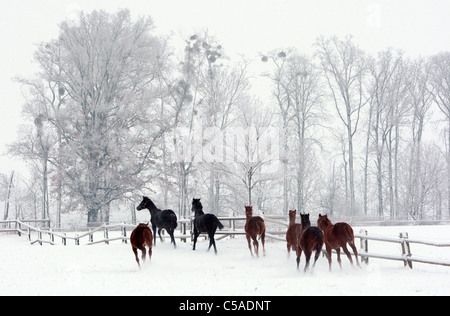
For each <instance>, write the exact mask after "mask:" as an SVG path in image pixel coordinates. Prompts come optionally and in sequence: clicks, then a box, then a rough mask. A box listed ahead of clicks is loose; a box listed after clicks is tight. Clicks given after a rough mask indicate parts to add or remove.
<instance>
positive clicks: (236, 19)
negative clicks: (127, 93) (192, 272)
mask: <svg viewBox="0 0 450 316" xmlns="http://www.w3.org/2000/svg"><path fill="white" fill-rule="evenodd" d="M119 8H129V9H130V10H131V13H132V15H133V16H141V15H150V16H151V17H152V18H153V20H154V22H155V25H156V27H157V32H159V33H162V34H170V33H171V32H172V33H173V37H174V40H177V41H180V34H182V35H191V34H193V33H194V32H195V31H196V30H199V29H203V28H207V29H208V31H209V34H210V35H213V36H215V38H216V39H217V40H218V41H219V42H220V43H221V44H222V46H223V47H224V50H225V52H226V53H227V54H228V55H233V54H243V55H246V56H247V57H248V58H249V59H252V58H256V57H257V56H258V53H261V52H267V51H269V50H272V49H276V48H281V47H297V48H298V50H299V51H304V52H306V53H311V52H312V44H313V43H314V41H315V39H316V37H317V36H319V35H320V34H324V35H326V36H328V35H334V34H336V35H339V36H344V35H347V34H353V35H354V38H355V41H356V42H357V43H358V44H359V45H360V46H361V48H363V49H365V50H367V51H369V52H372V53H375V52H377V51H379V50H382V49H384V48H386V47H389V46H392V47H395V48H400V49H403V50H405V51H406V53H407V54H409V55H412V56H417V55H423V56H427V55H431V54H434V53H437V52H439V51H450V18H449V17H450V1H448V0H426V1H425V0H420V1H419V0H395V1H393V0H389V1H388V0H383V1H381V0H379V1H376V0H367V1H366V0H311V1H303V0H221V1H219V0H134V1H130V0H127V1H121V0H105V1H103V0H86V1H84V0H80V1H71V0H67V1H66V0H15V1H13V0H0V38H1V41H2V48H1V50H0V89H1V90H0V92H1V93H0V154H2V153H3V152H4V151H5V144H6V143H10V142H12V141H13V140H14V139H15V138H16V133H17V128H18V125H19V124H20V117H21V108H22V104H23V97H22V95H21V92H20V87H19V85H18V84H16V83H14V82H13V81H12V80H11V78H13V77H14V76H17V75H22V76H30V75H32V74H33V73H34V72H36V69H37V68H36V66H35V65H34V64H33V62H32V60H33V52H34V49H35V46H34V44H35V43H38V42H40V41H47V40H50V39H52V38H55V37H57V35H58V27H57V25H58V23H59V22H61V21H62V20H64V19H65V18H67V17H70V16H71V15H73V12H74V11H75V10H80V9H81V10H84V11H91V10H93V9H104V10H106V11H109V12H115V11H116V10H117V9H119ZM16 160H17V159H6V158H5V157H3V156H0V172H2V173H8V174H9V173H10V172H11V170H12V169H18V168H21V165H20V164H18V163H17V161H16Z"/></svg>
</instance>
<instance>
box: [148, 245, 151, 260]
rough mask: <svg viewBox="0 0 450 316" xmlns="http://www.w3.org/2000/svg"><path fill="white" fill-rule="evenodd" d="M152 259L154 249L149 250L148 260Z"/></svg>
mask: <svg viewBox="0 0 450 316" xmlns="http://www.w3.org/2000/svg"><path fill="white" fill-rule="evenodd" d="M151 259H152V247H149V248H148V260H151Z"/></svg>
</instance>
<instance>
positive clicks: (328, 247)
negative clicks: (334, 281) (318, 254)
mask: <svg viewBox="0 0 450 316" xmlns="http://www.w3.org/2000/svg"><path fill="white" fill-rule="evenodd" d="M326 249H327V258H328V267H329V270H330V272H331V247H330V246H328V245H327V246H326Z"/></svg>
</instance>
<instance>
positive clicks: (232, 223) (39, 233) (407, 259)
mask: <svg viewBox="0 0 450 316" xmlns="http://www.w3.org/2000/svg"><path fill="white" fill-rule="evenodd" d="M283 218H285V217H281V216H267V215H266V216H264V219H265V220H266V221H267V222H268V223H270V224H271V225H268V226H273V225H278V226H281V228H279V229H276V227H271V229H272V230H268V231H267V233H266V236H267V237H269V238H272V239H275V240H279V241H285V234H286V228H285V227H286V221H283ZM219 219H220V220H221V221H222V223H224V224H225V223H227V222H228V224H229V227H228V228H225V229H223V230H218V231H217V232H216V234H217V235H221V236H218V237H217V238H216V240H220V239H223V238H226V237H229V236H236V235H245V231H244V229H243V228H237V227H238V225H237V224H236V222H239V221H245V217H242V216H240V217H219ZM31 222H32V223H37V222H42V223H44V224H46V223H47V222H48V220H33V221H31ZM29 223H30V221H24V220H6V221H0V233H1V232H16V233H17V234H19V236H21V235H22V234H24V235H26V236H27V239H28V241H29V242H30V243H31V244H35V243H39V244H40V245H42V244H43V243H48V244H51V245H55V244H56V242H55V238H60V239H61V242H62V244H63V245H67V241H68V240H73V242H74V244H75V245H80V240H81V239H87V242H86V243H85V244H86V245H93V244H98V243H105V244H109V242H112V241H117V240H121V241H122V243H128V240H129V237H128V235H127V231H130V230H133V229H134V228H135V227H136V225H133V224H126V223H124V222H122V223H120V224H110V225H106V224H104V225H102V226H99V227H97V228H94V229H90V230H88V231H87V232H84V233H81V234H75V235H74V236H69V235H67V234H66V233H64V232H56V231H53V230H52V229H51V228H38V227H35V226H32V225H31V224H29ZM178 223H179V225H180V233H178V234H175V238H180V239H181V240H183V241H186V240H187V239H188V238H191V240H192V238H193V235H192V219H179V220H178ZM188 226H189V229H188ZM241 226H243V225H242V224H241ZM100 231H103V238H101V239H99V240H95V241H94V233H96V232H100ZM113 231H115V232H119V236H114V237H110V232H113ZM33 234H35V235H36V237H35V238H33V237H34V236H32V235H33ZM44 236H46V237H47V238H44ZM205 236H206V235H205ZM168 237H169V236H167V235H163V238H168ZM355 238H359V239H360V250H359V256H360V257H361V261H362V262H365V263H368V262H369V258H377V259H385V260H398V261H402V262H403V263H404V265H405V266H406V265H408V266H409V267H410V268H412V267H413V266H412V263H413V262H420V263H427V264H435V265H442V266H449V267H450V260H439V259H429V258H422V257H418V256H415V255H414V256H413V255H412V253H411V247H410V245H411V244H414V243H415V244H422V245H427V246H434V247H450V241H448V242H436V241H430V240H424V239H418V238H409V236H408V233H406V232H401V233H400V234H399V237H388V236H378V235H369V234H368V233H367V231H366V230H364V229H361V231H360V232H359V233H355ZM369 240H373V241H379V242H386V243H398V244H400V245H401V249H402V253H401V254H398V255H392V254H380V253H372V252H370V251H369V242H368V241H369Z"/></svg>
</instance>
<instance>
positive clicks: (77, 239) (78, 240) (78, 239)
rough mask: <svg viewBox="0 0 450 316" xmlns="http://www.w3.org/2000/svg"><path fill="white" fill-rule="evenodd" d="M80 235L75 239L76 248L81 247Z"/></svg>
mask: <svg viewBox="0 0 450 316" xmlns="http://www.w3.org/2000/svg"><path fill="white" fill-rule="evenodd" d="M79 237H80V235H78V234H76V237H75V245H76V246H79V245H80V238H79Z"/></svg>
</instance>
